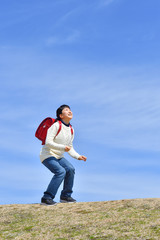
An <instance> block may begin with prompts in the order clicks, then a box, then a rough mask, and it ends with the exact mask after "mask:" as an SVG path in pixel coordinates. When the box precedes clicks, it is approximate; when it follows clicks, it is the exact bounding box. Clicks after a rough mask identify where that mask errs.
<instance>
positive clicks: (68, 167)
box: [59, 158, 75, 197]
mask: <svg viewBox="0 0 160 240" xmlns="http://www.w3.org/2000/svg"><path fill="white" fill-rule="evenodd" d="M59 164H60V165H61V166H62V167H63V168H64V169H65V171H66V175H65V178H64V184H63V190H62V192H61V197H70V196H71V194H72V192H73V191H72V188H73V184H74V174H75V169H74V167H73V165H72V164H71V163H70V162H68V161H67V160H66V159H65V158H61V159H60V160H59Z"/></svg>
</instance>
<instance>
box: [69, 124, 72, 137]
mask: <svg viewBox="0 0 160 240" xmlns="http://www.w3.org/2000/svg"><path fill="white" fill-rule="evenodd" d="M69 126H70V128H71V134H72V135H73V128H72V125H71V124H70V125H69Z"/></svg>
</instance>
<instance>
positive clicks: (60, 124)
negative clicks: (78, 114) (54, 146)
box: [56, 121, 62, 137]
mask: <svg viewBox="0 0 160 240" xmlns="http://www.w3.org/2000/svg"><path fill="white" fill-rule="evenodd" d="M58 122H59V129H58V132H57V134H56V137H57V135H58V134H59V133H60V131H61V129H62V122H61V121H58Z"/></svg>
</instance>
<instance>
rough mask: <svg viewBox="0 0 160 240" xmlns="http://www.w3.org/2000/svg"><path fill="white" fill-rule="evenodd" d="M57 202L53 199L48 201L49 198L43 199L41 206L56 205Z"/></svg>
mask: <svg viewBox="0 0 160 240" xmlns="http://www.w3.org/2000/svg"><path fill="white" fill-rule="evenodd" d="M55 204H56V202H54V201H53V199H49V198H48V199H47V198H43V197H42V198H41V205H55Z"/></svg>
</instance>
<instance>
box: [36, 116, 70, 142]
mask: <svg viewBox="0 0 160 240" xmlns="http://www.w3.org/2000/svg"><path fill="white" fill-rule="evenodd" d="M55 121H56V120H55V119H54V118H51V117H47V118H45V119H44V120H43V121H42V122H41V123H40V125H39V126H38V128H37V130H36V133H35V137H36V138H38V139H39V140H41V141H42V145H44V144H45V140H46V136H47V131H48V128H50V127H51V126H52V125H53V124H54V123H55ZM58 122H59V129H58V132H57V134H56V136H57V135H58V134H59V132H60V131H61V128H62V122H61V121H58ZM69 126H70V128H71V134H72V135H73V128H72V126H71V125H69Z"/></svg>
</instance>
